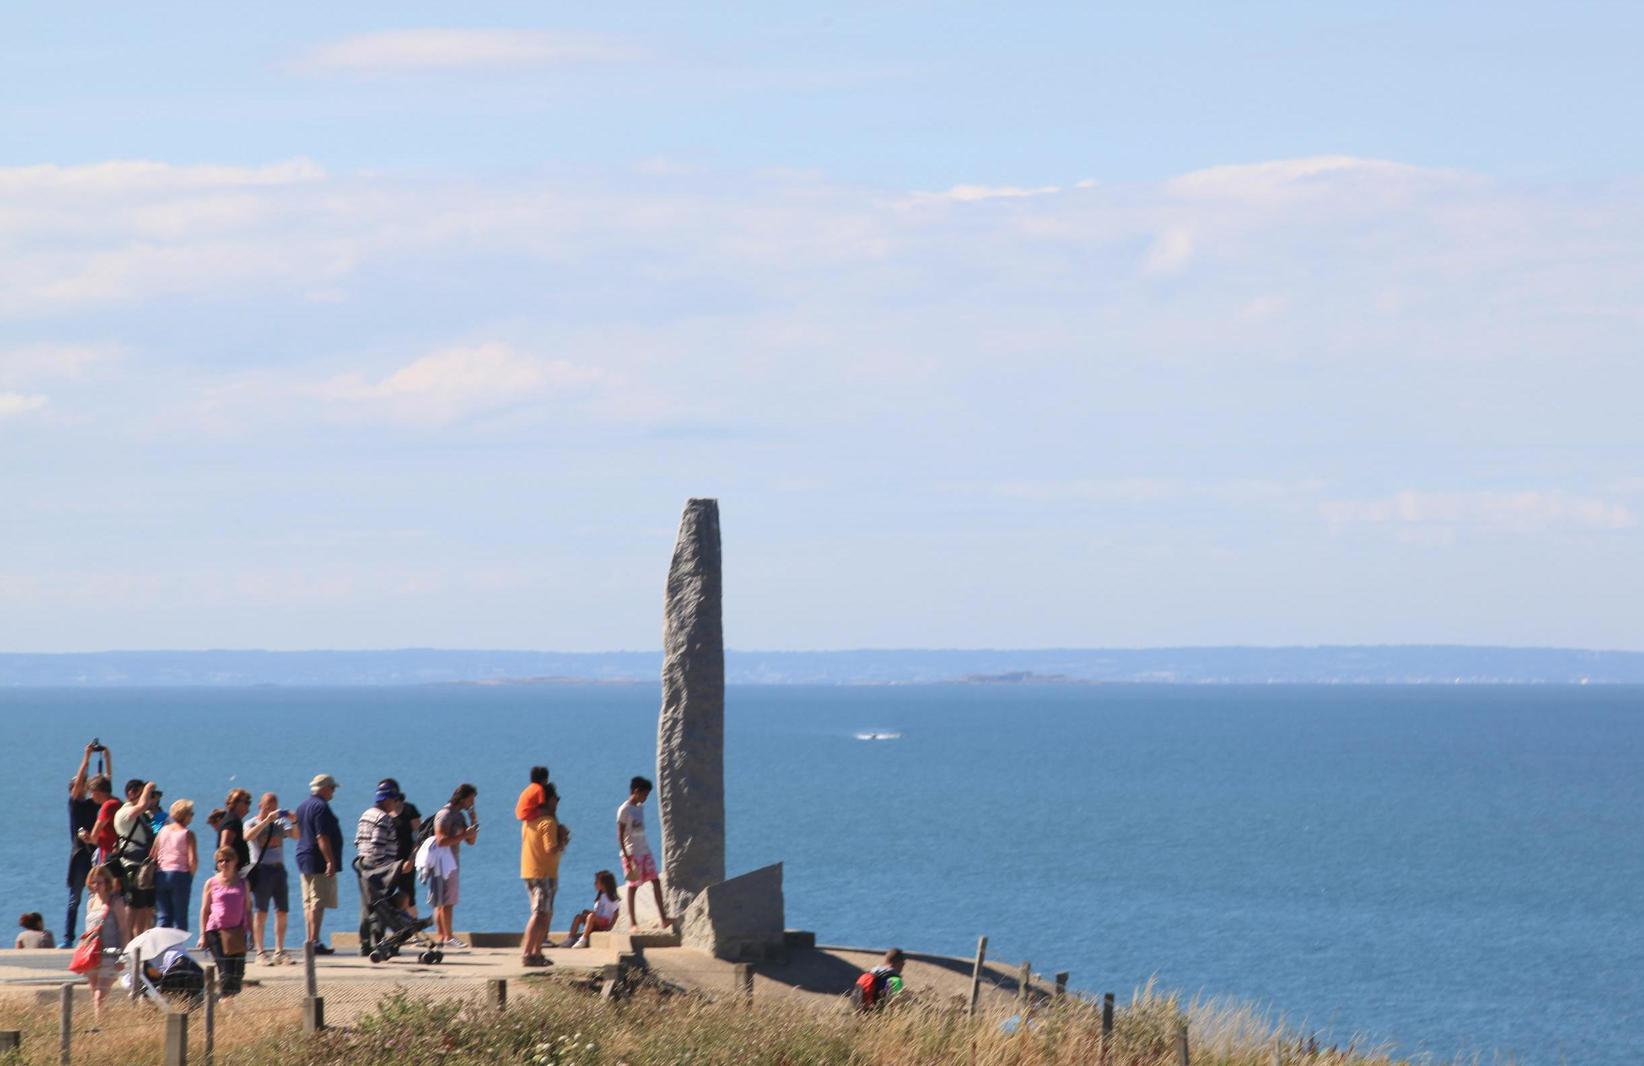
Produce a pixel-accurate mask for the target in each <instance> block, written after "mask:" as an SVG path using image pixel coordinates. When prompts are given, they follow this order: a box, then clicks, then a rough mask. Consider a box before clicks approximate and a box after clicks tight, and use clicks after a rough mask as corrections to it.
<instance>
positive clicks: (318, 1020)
mask: <svg viewBox="0 0 1644 1066" xmlns="http://www.w3.org/2000/svg"><path fill="white" fill-rule="evenodd" d="M303 989H304V991H305V992H306V993H307V994H306V995H305V996H303V1032H305V1033H309V1034H313V1033H317V1032H319V1031H320V1030H322V1029H324V1028H325V1000H324V999H322V998H321V997H320V978H319V974H318V973H317V972H316V971H315V969H314V942H313V941H312V940H310V941H308V942H307V943H305V944H304V945H303Z"/></svg>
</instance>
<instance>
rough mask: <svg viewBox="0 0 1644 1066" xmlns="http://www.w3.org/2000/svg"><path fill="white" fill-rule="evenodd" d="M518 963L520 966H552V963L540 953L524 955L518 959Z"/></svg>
mask: <svg viewBox="0 0 1644 1066" xmlns="http://www.w3.org/2000/svg"><path fill="white" fill-rule="evenodd" d="M519 964H520V965H521V966H552V965H553V963H551V962H549V961H548V960H547V959H546V958H545V957H543V956H541V955H527V956H525V958H523V959H521V960H519Z"/></svg>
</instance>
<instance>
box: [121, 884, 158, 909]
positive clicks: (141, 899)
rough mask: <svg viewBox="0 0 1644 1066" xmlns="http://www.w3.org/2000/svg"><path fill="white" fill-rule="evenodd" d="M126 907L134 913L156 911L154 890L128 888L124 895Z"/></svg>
mask: <svg viewBox="0 0 1644 1066" xmlns="http://www.w3.org/2000/svg"><path fill="white" fill-rule="evenodd" d="M124 895H125V897H126V906H128V907H130V908H131V909H132V910H134V911H151V910H153V909H154V890H153V889H152V888H128V889H126V890H125V893H124Z"/></svg>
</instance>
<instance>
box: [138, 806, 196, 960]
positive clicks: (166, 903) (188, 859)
mask: <svg viewBox="0 0 1644 1066" xmlns="http://www.w3.org/2000/svg"><path fill="white" fill-rule="evenodd" d="M193 821H194V801H193V800H186V799H184V800H178V801H177V802H176V803H173V804H172V805H171V821H169V822H167V823H166V824H165V827H164V828H163V829H161V830H160V832H159V833H158V834H156V835H155V837H154V847H153V849H152V850H151V851H150V852H149V855H150V856H152V857H153V859H154V865H155V870H154V916H155V924H156V925H158V926H159V927H160V928H162V929H182V930H187V929H188V897H189V896H191V895H193V894H194V870H195V867H196V866H198V864H199V851H198V850H197V848H198V845H197V844H196V842H195V839H194V830H192V829H190V828H189V823H191V822H193Z"/></svg>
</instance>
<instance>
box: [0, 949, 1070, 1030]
mask: <svg viewBox="0 0 1644 1066" xmlns="http://www.w3.org/2000/svg"><path fill="white" fill-rule="evenodd" d="M459 935H460V936H463V938H464V939H469V937H470V936H471V937H472V942H477V943H478V945H479V946H475V947H472V948H469V949H467V950H454V951H448V952H447V953H446V955H445V961H444V962H443V963H441V964H439V965H433V966H429V965H423V964H421V963H419V962H417V961H416V955H415V953H414V952H408V953H407V954H402V955H400V956H399V957H397V958H395V959H392V960H389V961H388V962H385V963H380V964H373V963H372V962H371V961H370V960H369V959H365V958H361V957H360V956H359V954H358V953H357V952H356V951H351V950H345V949H344V948H343V946H342V943H343V942H345V941H346V939H347V938H346V937H345V936H344V935H343V934H338V935H337V937H336V941H337V942H338V944H337V947H338V950H337V954H335V955H326V956H321V957H320V958H319V959H317V960H316V963H315V968H316V974H317V978H318V982H319V985H320V992H321V994H322V995H324V996H326V997H327V999H328V1004H329V1003H330V1002H331V1001H336V1002H338V1003H342V1002H347V1003H349V1004H350V1005H351V1006H350V1008H349V1012H348V1013H354V1012H357V1011H359V1010H364V1009H369V1007H370V1006H371V1005H373V1004H374V1003H375V1001H376V999H378V998H380V997H381V996H382V995H385V994H388V993H389V992H391V991H393V990H394V989H396V988H403V989H405V990H407V991H409V992H412V993H415V994H428V995H433V996H439V995H442V994H448V993H449V994H455V993H457V992H458V991H461V992H463V993H464V994H471V993H473V992H474V990H475V989H477V988H482V987H483V986H484V984H485V982H486V981H488V980H491V979H495V978H506V979H508V980H509V981H510V984H511V985H512V984H513V982H515V981H522V982H529V981H540V980H545V979H548V980H551V979H555V978H559V979H564V978H573V979H581V980H588V981H594V980H598V979H600V978H603V977H605V976H607V975H609V974H610V973H612V972H614V971H613V968H614V967H615V966H617V965H618V963H619V961H621V960H624V959H626V960H628V961H629V962H630V963H632V964H637V963H638V961H639V960H643V964H644V966H645V967H646V969H647V970H648V972H649V973H650V974H651V975H653V976H654V977H655V978H657V979H658V980H660V981H662V982H665V983H667V984H669V985H672V986H673V987H676V988H679V989H681V990H684V991H689V992H693V993H698V994H702V995H707V996H712V997H716V998H717V997H721V996H725V997H728V996H732V995H735V994H736V966H735V965H734V964H732V963H729V962H725V961H723V960H720V959H716V958H714V957H712V956H711V955H708V954H706V953H704V952H701V951H697V950H695V949H692V948H685V947H679V946H677V938H675V937H673V936H671V935H668V934H662V933H656V932H651V933H642V934H638V935H629V934H596V936H595V937H594V938H592V939H593V946H591V947H588V948H580V949H579V948H549V949H548V950H547V951H545V953H544V954H545V955H546V957H547V958H548V960H549V962H550V963H551V965H550V966H548V967H547V968H526V967H523V966H521V965H520V961H519V949H518V947H517V944H518V938H519V934H517V933H492V934H486V933H474V934H460V933H459ZM510 938H511V939H512V942H513V944H514V945H515V946H486V945H488V944H493V943H495V942H496V941H497V940H499V939H510ZM564 938H565V934H564V933H563V932H559V933H555V934H554V939H555V941H562V940H563V939H564ZM797 942H798V943H800V944H803V943H804V939H803V936H802V937H801V938H800V939H799V940H798V941H797ZM881 954H882V952H881V950H879V949H870V948H854V947H828V946H823V947H808V946H798V947H794V948H791V949H789V950H788V951H787V952H786V953H785V957H783V958H779V959H769V960H766V961H763V962H759V963H756V964H755V965H754V998H755V999H756V1000H765V999H767V998H774V999H781V1000H786V1001H790V1002H796V1003H809V1004H812V1005H814V1006H817V1007H821V1008H827V1007H830V1006H833V1005H836V1004H838V1002H839V1000H840V997H842V996H844V995H846V994H847V993H848V992H849V991H850V988H851V985H852V983H853V982H854V981H855V980H856V978H857V976H858V975H859V974H861V973H862V971H863V970H865V969H869V968H871V967H873V966H875V965H877V964H878V962H879V959H880V955H881ZM70 955H71V952H68V951H65V950H61V949H58V950H49V949H48V950H38V951H15V950H11V951H7V950H0V1002H4V1001H5V1000H8V999H10V1000H12V1001H13V1002H17V1001H31V1002H36V1003H50V1002H55V1001H56V998H57V995H58V989H59V988H60V986H62V985H63V984H65V983H70V982H74V983H76V984H77V986H78V987H77V989H76V994H77V995H83V994H84V991H85V982H84V980H82V979H79V978H76V977H75V976H74V975H73V974H70V973H69V972H68V962H69V956H70ZM196 957H198V958H201V959H202V961H205V960H206V958H207V957H206V956H205V955H204V953H196ZM970 978H971V960H970V959H959V958H953V957H949V956H942V955H930V954H922V953H917V952H908V962H907V965H906V967H905V969H904V972H903V979H904V981H905V982H906V984H907V988H908V990H909V992H911V993H914V994H916V995H918V996H919V997H920V998H922V999H925V1000H927V1001H930V1002H936V1003H951V1004H955V1005H957V1004H962V1003H964V1002H965V1001H967V1000H968V998H969V995H970ZM1017 979H1018V978H1017V967H1015V966H1012V965H1010V964H1008V963H999V962H990V963H989V965H988V966H987V967H986V968H985V971H984V977H983V981H982V985H983V998H984V1003H985V1005H986V1006H988V1007H990V1008H998V1007H1009V1006H1011V1005H1012V1004H1013V1003H1014V1002H1015V1000H1016V995H1017ZM246 982H247V988H248V991H249V992H255V993H256V995H255V996H254V997H253V996H248V997H246V998H247V999H248V1001H249V1000H251V999H253V998H255V999H257V1000H266V1001H269V1002H280V1003H286V1004H294V1003H296V1002H297V1001H298V1000H299V999H300V997H301V995H302V987H303V966H302V964H301V960H300V959H298V961H297V962H296V963H294V964H291V965H283V966H268V965H262V964H258V963H256V962H249V963H248V964H247V966H246ZM516 987H517V986H516ZM1050 991H1051V986H1050V984H1049V983H1048V982H1046V981H1045V980H1044V979H1043V978H1041V977H1039V976H1037V975H1036V976H1035V978H1034V992H1035V993H1036V994H1049V992H1050ZM333 1017H337V1015H335V1014H333ZM338 1020H341V1019H340V1018H338Z"/></svg>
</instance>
